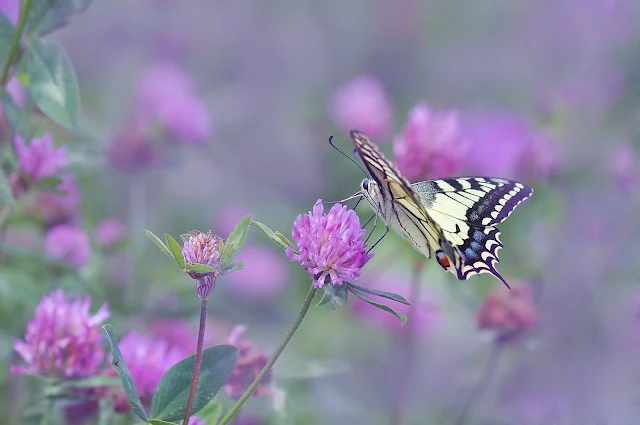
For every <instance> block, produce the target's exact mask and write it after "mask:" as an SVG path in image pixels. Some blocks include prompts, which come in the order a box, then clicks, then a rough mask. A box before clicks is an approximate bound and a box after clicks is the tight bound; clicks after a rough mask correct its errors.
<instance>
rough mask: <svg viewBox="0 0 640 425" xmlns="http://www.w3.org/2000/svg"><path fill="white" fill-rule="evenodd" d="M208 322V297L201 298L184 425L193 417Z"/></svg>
mask: <svg viewBox="0 0 640 425" xmlns="http://www.w3.org/2000/svg"><path fill="white" fill-rule="evenodd" d="M206 324H207V299H206V298H200V327H199V328H198V345H197V348H196V361H195V364H194V365H193V376H192V378H191V388H190V389H189V398H188V399H187V409H186V410H185V411H184V419H183V421H182V425H187V424H188V423H189V418H190V417H191V409H192V408H193V400H194V399H195V397H196V388H197V387H198V377H199V376H200V365H201V364H202V349H203V347H204V329H205V326H206Z"/></svg>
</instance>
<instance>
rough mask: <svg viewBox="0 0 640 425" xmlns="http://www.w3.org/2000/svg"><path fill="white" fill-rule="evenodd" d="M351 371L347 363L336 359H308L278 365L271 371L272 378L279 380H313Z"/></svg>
mask: <svg viewBox="0 0 640 425" xmlns="http://www.w3.org/2000/svg"><path fill="white" fill-rule="evenodd" d="M350 370H352V367H351V365H350V364H349V363H347V362H345V361H344V360H338V359H308V360H303V361H297V362H292V363H285V364H280V365H279V366H277V367H275V368H274V370H273V376H274V378H276V379H277V380H280V379H313V378H322V377H325V376H330V375H339V374H342V373H346V372H349V371H350Z"/></svg>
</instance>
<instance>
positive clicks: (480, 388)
mask: <svg viewBox="0 0 640 425" xmlns="http://www.w3.org/2000/svg"><path fill="white" fill-rule="evenodd" d="M502 347H503V344H500V343H499V342H496V343H494V345H493V349H492V350H491V357H489V363H487V367H486V369H485V371H484V375H483V377H482V379H480V381H479V382H478V384H477V385H476V386H475V388H474V389H473V391H472V392H471V395H470V396H469V399H468V400H467V403H466V404H465V405H464V408H463V409H462V412H460V416H458V420H457V421H456V425H463V424H464V422H465V421H466V419H467V417H468V416H469V414H470V413H471V410H472V409H473V408H474V407H475V405H476V403H477V402H478V399H480V397H482V394H484V392H485V391H486V390H487V387H488V386H489V383H491V379H493V375H494V374H495V372H496V367H497V366H498V360H499V359H500V353H501V352H502Z"/></svg>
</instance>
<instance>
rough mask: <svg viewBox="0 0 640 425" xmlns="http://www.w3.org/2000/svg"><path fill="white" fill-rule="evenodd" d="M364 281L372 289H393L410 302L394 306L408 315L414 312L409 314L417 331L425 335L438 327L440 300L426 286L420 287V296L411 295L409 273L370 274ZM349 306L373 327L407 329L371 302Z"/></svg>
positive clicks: (364, 284) (398, 330)
mask: <svg viewBox="0 0 640 425" xmlns="http://www.w3.org/2000/svg"><path fill="white" fill-rule="evenodd" d="M361 284H362V285H363V286H366V287H370V288H373V289H378V290H381V291H386V292H393V293H395V294H398V295H401V296H403V297H404V298H405V299H406V300H407V301H409V303H410V304H411V306H406V305H403V304H396V305H394V308H395V309H396V310H398V311H400V312H402V313H404V314H409V312H410V311H413V316H412V317H409V320H410V321H411V322H412V324H411V326H412V327H413V329H415V330H416V332H418V333H420V334H423V335H425V334H428V333H429V332H431V331H433V330H434V329H435V328H436V327H437V323H438V306H437V302H436V300H435V298H434V297H433V296H432V295H431V294H430V293H429V292H427V288H425V287H424V285H421V286H420V288H419V292H418V294H419V295H418V298H417V299H413V297H412V294H411V291H412V285H413V283H412V282H411V279H410V278H409V277H408V276H404V275H397V274H394V273H390V272H386V273H383V274H381V275H376V276H369V278H367V279H364V278H363V282H362V283H361ZM374 298H375V297H374ZM349 305H350V306H351V308H352V311H353V313H354V314H355V315H356V316H357V317H358V318H360V319H361V320H362V321H363V322H365V323H367V324H369V325H371V326H375V327H382V328H384V329H386V330H388V331H391V332H406V330H407V329H408V327H407V326H402V325H401V323H400V321H399V320H398V319H397V318H396V317H394V316H392V315H390V314H389V313H387V312H386V311H383V310H380V309H379V308H376V307H374V306H372V305H370V304H368V303H350V304H349Z"/></svg>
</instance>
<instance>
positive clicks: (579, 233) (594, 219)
mask: <svg viewBox="0 0 640 425" xmlns="http://www.w3.org/2000/svg"><path fill="white" fill-rule="evenodd" d="M94 3H95V4H92V5H91V7H90V8H89V9H88V10H87V11H86V12H84V13H83V14H81V15H78V16H77V17H75V18H74V19H73V20H72V22H71V24H70V25H69V26H68V27H66V28H64V29H62V30H60V31H58V32H56V33H54V34H52V35H51V36H50V37H49V38H50V39H53V40H57V41H59V42H60V43H61V44H62V45H63V46H64V48H65V49H66V51H67V53H68V55H69V57H70V59H71V62H72V63H73V65H74V68H75V70H76V73H77V75H78V80H79V84H80V96H81V105H82V116H81V119H80V122H79V125H78V129H77V131H76V132H73V133H71V132H67V131H63V130H61V129H59V128H55V127H47V126H46V125H45V124H42V123H40V124H39V125H40V127H39V129H40V130H42V129H43V128H44V129H47V130H48V131H52V132H53V134H54V136H55V141H56V144H58V145H66V146H67V148H68V164H67V170H68V171H69V172H71V173H73V174H74V175H75V177H76V178H77V180H78V183H79V186H80V194H81V198H80V202H79V206H78V208H79V211H80V214H79V218H78V223H80V225H81V226H82V228H83V229H85V230H86V231H87V232H88V234H89V235H90V236H91V240H92V247H93V248H92V252H91V259H90V260H89V262H88V263H86V264H85V265H84V266H83V267H81V268H79V269H78V270H75V271H74V272H72V273H66V272H65V273H63V274H60V273H59V272H55V271H52V270H51V268H49V267H47V266H46V265H45V264H44V261H43V258H44V254H45V243H44V235H45V232H44V231H43V230H42V226H39V225H37V223H36V224H34V221H33V219H30V220H27V219H25V220H20V218H21V217H22V215H23V214H24V215H25V216H26V214H27V213H26V212H25V211H26V210H25V209H18V210H17V211H15V212H14V215H13V216H12V220H10V221H9V223H10V225H9V226H8V229H7V232H6V236H5V237H4V240H3V243H4V244H6V246H8V247H12V248H15V250H11V251H10V254H7V255H5V256H4V257H3V258H2V259H0V261H1V262H0V362H1V363H2V365H3V367H2V368H0V369H1V370H0V412H4V414H2V415H1V416H3V418H4V419H3V422H4V423H11V424H20V423H26V422H23V420H25V419H23V418H22V417H21V412H22V411H24V409H25V407H26V406H28V405H30V403H31V401H32V400H33V399H34V398H35V397H36V393H35V392H34V391H35V390H34V388H35V387H36V384H34V383H33V382H32V381H31V380H30V379H29V378H26V377H24V376H21V375H15V374H11V373H9V371H8V369H9V365H11V364H18V363H20V360H19V358H18V356H17V354H16V353H15V352H14V350H13V347H12V344H13V341H14V339H16V338H22V337H23V335H24V331H25V327H26V324H27V322H28V320H29V318H30V317H31V316H32V315H33V311H34V308H35V306H36V305H37V303H38V302H39V300H40V298H41V296H42V295H44V294H46V293H48V292H49V291H50V290H52V289H54V288H58V287H61V288H64V289H65V290H67V291H69V292H75V293H82V294H92V297H93V302H94V305H95V307H94V309H93V311H95V310H96V309H97V307H98V306H99V305H101V304H102V303H103V302H105V301H107V302H108V303H109V308H110V310H111V317H110V319H109V320H108V322H109V323H111V324H113V325H114V327H115V329H116V332H117V333H118V334H119V335H120V336H122V335H124V334H126V333H128V332H130V331H136V332H139V333H142V334H146V335H151V336H152V337H156V338H162V339H165V340H166V341H168V342H169V343H170V344H175V345H181V346H182V347H185V346H186V347H187V348H186V350H191V352H193V350H194V349H195V332H196V329H197V328H196V325H197V315H198V299H197V298H196V296H195V291H194V287H193V282H192V281H191V280H190V279H188V278H187V277H186V276H185V275H183V274H181V273H180V271H179V270H177V269H176V268H175V266H174V265H173V264H171V263H170V262H169V261H167V258H166V257H165V256H164V255H162V253H161V252H160V251H159V250H158V249H157V248H156V247H155V246H154V245H153V244H152V243H151V242H150V241H149V240H148V239H147V238H146V236H145V235H144V233H143V229H150V230H152V231H153V232H155V233H156V234H163V233H170V234H173V235H174V236H178V235H180V234H181V233H185V232H186V231H188V230H191V229H200V230H204V231H206V230H207V229H213V231H214V232H216V233H219V234H221V235H222V236H223V237H225V236H226V235H227V234H228V232H229V231H230V230H231V229H232V228H233V226H234V224H235V223H236V222H237V221H238V220H239V219H240V218H242V217H243V216H244V215H245V214H248V213H250V214H253V216H254V219H255V220H257V221H261V222H263V223H266V224H267V225H269V226H270V227H271V228H272V229H275V230H280V231H281V232H282V233H284V234H287V235H288V234H290V231H291V226H292V224H293V220H294V219H295V217H296V216H297V215H298V214H301V213H305V212H307V211H309V210H310V209H311V208H312V206H313V203H314V202H315V201H316V200H317V199H318V198H321V199H323V200H330V201H336V200H340V199H344V198H346V197H348V196H350V195H352V194H353V193H355V192H356V191H357V190H359V183H360V181H361V179H362V177H363V175H362V173H361V171H360V170H358V168H357V167H356V166H355V165H354V164H353V163H351V162H349V161H348V160H347V159H346V158H344V157H343V156H342V155H340V154H339V153H338V152H337V151H335V150H334V149H332V148H331V146H330V145H329V144H328V138H329V136H330V135H334V136H335V137H334V143H335V144H336V145H337V146H338V147H340V148H341V149H342V150H344V151H345V152H346V153H347V154H350V152H351V150H352V147H351V142H350V141H349V138H348V130H349V129H350V128H354V127H357V128H359V129H361V130H363V131H367V132H368V133H369V134H370V136H371V137H372V139H373V140H374V141H376V142H377V143H379V144H380V146H381V148H382V149H383V150H384V151H385V152H386V153H387V154H388V155H389V157H391V158H393V157H394V152H396V153H397V151H396V149H397V148H396V145H398V144H400V143H402V141H403V140H401V139H403V138H404V139H408V138H409V137H411V136H408V135H407V134H406V133H403V129H405V128H407V126H410V124H411V122H409V124H407V119H408V116H409V114H410V111H411V110H412V108H414V107H415V106H416V105H417V104H419V103H420V102H424V105H423V106H422V108H424V110H428V111H430V113H433V114H435V115H437V114H439V113H442V114H447V113H451V114H453V116H454V118H451V121H446V120H445V119H444V118H443V120H445V121H446V122H444V123H442V122H439V121H438V118H437V116H436V117H432V121H429V123H431V124H432V125H433V126H435V127H432V128H435V129H430V130H429V131H431V133H432V134H431V135H430V136H427V137H426V138H425V140H426V141H425V142H424V143H427V144H429V143H430V144H431V145H430V146H431V149H432V150H433V152H434V155H442V156H444V157H448V156H454V157H455V158H456V161H454V162H455V166H451V167H449V168H447V167H446V166H445V167H444V168H442V170H443V172H446V171H451V172H454V173H455V174H454V175H469V174H476V173H477V174H481V175H494V176H497V177H508V178H515V179H518V180H521V181H523V182H524V183H527V184H529V185H531V186H532V187H534V189H535V194H534V196H533V197H532V198H531V199H530V200H528V201H527V202H526V203H524V204H522V205H521V206H520V207H519V208H518V210H517V211H516V212H514V214H513V216H512V217H511V218H510V219H509V220H508V221H507V222H506V223H504V224H503V225H502V226H501V230H502V241H503V242H504V244H505V247H506V248H505V249H504V250H503V251H501V254H502V255H501V257H502V258H501V260H502V262H501V264H500V265H499V266H498V268H499V270H500V271H501V273H502V275H503V276H505V278H506V279H507V281H509V282H510V283H512V286H517V285H519V284H521V285H525V286H526V288H529V291H530V293H529V292H528V293H527V294H528V295H527V296H529V297H530V299H529V298H526V297H525V298H526V300H525V301H526V302H528V303H529V304H530V305H529V304H527V306H526V307H527V308H529V309H533V310H534V313H535V314H534V315H535V320H533V321H534V322H535V323H533V324H531V326H522V327H520V328H517V329H516V330H517V331H518V335H517V338H508V339H507V340H506V341H505V339H504V338H500V336H502V334H501V333H500V332H501V330H500V329H498V328H497V327H493V328H491V327H490V328H489V329H480V327H481V326H480V325H481V324H480V323H479V320H478V319H479V318H480V317H481V312H482V311H483V310H482V309H483V308H491V307H490V306H489V307H487V304H486V303H487V301H486V297H487V295H488V294H491V293H492V291H495V290H498V288H499V286H500V282H499V281H497V280H496V279H493V278H492V277H490V276H487V275H482V276H476V277H472V278H471V279H470V280H468V281H457V280H456V279H455V278H454V277H453V276H452V275H451V274H449V273H445V272H443V270H442V269H441V268H440V267H438V266H437V264H436V262H435V261H433V260H429V261H426V260H425V261H424V265H425V267H424V270H423V271H422V273H421V274H420V275H419V280H418V282H417V283H416V281H415V279H414V277H413V276H414V274H413V273H414V272H413V271H414V269H415V265H416V262H417V261H420V259H419V257H417V255H416V254H415V253H414V252H413V251H412V250H411V248H410V247H409V246H408V245H407V244H406V243H405V242H403V241H401V240H400V239H399V238H398V237H396V236H395V235H389V236H387V237H386V238H385V239H384V240H383V241H382V242H381V243H380V244H379V245H378V246H376V249H375V257H374V258H373V259H372V260H371V262H370V263H369V264H367V266H366V267H365V268H364V270H363V275H362V276H361V278H360V280H359V281H358V283H359V284H362V285H375V286H376V287H379V288H384V289H386V290H389V291H393V292H397V293H400V294H402V295H405V296H406V297H408V298H410V299H411V300H412V301H413V307H411V308H406V309H403V306H399V307H398V309H399V310H402V311H405V312H408V313H409V324H408V325H407V326H405V327H400V326H399V325H397V324H396V323H395V322H394V320H395V319H394V318H393V317H392V316H390V315H388V314H386V313H384V312H381V311H377V310H374V311H372V310H370V309H369V308H368V306H363V305H362V304H359V300H357V299H350V301H349V305H348V306H347V307H344V308H340V309H338V310H337V311H335V312H329V311H325V310H321V309H312V310H311V312H310V313H309V315H308V316H307V318H306V319H305V322H304V323H303V325H302V327H301V329H300V330H299V331H298V333H297V334H296V336H295V338H294V339H293V341H292V343H291V344H290V346H288V347H287V349H286V351H285V353H284V355H283V357H282V358H281V360H280V361H279V362H278V363H277V365H276V368H275V371H274V376H273V379H274V385H275V386H276V387H277V388H278V389H280V390H281V391H284V392H285V393H286V397H285V399H284V400H285V401H284V402H282V399H278V400H274V399H273V397H272V398H270V397H266V396H264V397H256V398H255V399H251V400H250V401H249V403H248V405H247V406H246V408H244V409H243V412H242V415H243V419H242V420H244V421H248V420H249V419H250V418H251V419H255V421H256V423H265V424H266V423H292V424H294V423H295V424H345V423H366V424H393V423H398V424H400V423H402V424H456V423H466V424H478V425H481V424H504V425H507V424H513V425H515V424H519V425H520V424H522V425H552V424H553V425H556V424H585V425H586V424H593V425H596V424H607V425H617V424H621V425H624V424H633V423H637V422H638V419H639V418H640V356H638V353H639V350H640V322H639V319H638V318H639V317H640V316H639V312H640V304H639V301H638V300H639V299H640V298H638V295H639V292H638V283H639V282H640V281H639V279H640V277H639V276H640V275H639V273H640V265H639V262H638V260H639V259H640V251H639V248H640V229H639V227H640V226H639V225H640V188H639V187H640V186H638V185H639V184H640V165H639V164H640V162H639V161H640V154H639V153H638V150H639V148H640V146H639V143H640V142H639V140H640V135H639V133H638V125H639V124H640V121H639V117H640V98H639V97H638V93H639V91H638V90H639V88H640V85H639V83H640V69H639V68H638V66H639V64H640V62H639V59H640V56H639V54H640V51H639V50H638V46H639V45H640V44H639V43H640V32H639V31H638V28H640V3H638V2H636V1H632V0H618V1H616V0H586V1H585V0H581V1H578V0H566V1H562V2H557V1H550V0H541V1H527V2H510V1H501V0H493V1H488V2H475V3H471V2H464V1H460V0H448V1H445V0H433V1H426V2H422V1H418V0H406V1H401V2H392V1H387V0H375V1H365V0H355V1H350V2H336V1H330V2H312V1H299V2H294V3H292V2H287V3H284V2H270V3H266V2H258V1H253V2H209V1H204V0H199V1H190V2H180V1H171V0H156V1H152V0H139V1H135V2H132V1H125V0H111V1H102V2H98V1H96V2H94ZM185 80H186V81H185ZM185 87H186V88H185ZM185 91H188V92H189V95H190V96H191V97H192V98H193V99H192V98H184V96H185V95H184V93H185ZM185 99H186V100H185ZM178 100H180V101H178ZM163 101H164V102H168V103H169V104H171V105H172V108H169V110H168V111H164V112H161V113H166V114H167V116H169V117H170V119H168V122H165V123H164V124H165V125H166V126H167V127H171V125H175V129H174V134H173V139H174V140H173V139H171V137H169V139H168V140H167V138H166V137H163V138H162V140H154V139H153V137H151V136H149V133H144V134H143V135H141V134H140V133H139V127H138V126H137V123H138V122H139V121H140V120H141V118H140V117H141V116H144V115H145V111H146V110H147V109H148V108H149V107H150V106H149V105H154V104H157V103H161V102H163ZM145 102H147V103H145ZM414 112H415V110H414ZM163 117H164V116H163ZM156 118H157V117H156ZM171 120H173V121H171ZM43 125H44V127H42V126H43ZM416 125H420V124H416ZM426 125H427V127H428V125H429V124H426ZM438 126H440V127H438ZM451 132H453V134H454V135H455V134H457V136H455V137H454V136H451ZM181 136H184V137H181ZM159 139H160V138H159ZM182 139H184V140H190V142H183V141H180V140H182ZM450 139H451V141H450V143H449V140H450ZM461 139H464V141H465V142H464V149H463V147H462V144H461V142H460V140H461ZM392 140H393V141H392ZM404 141H405V142H406V143H407V144H410V141H409V140H404ZM415 143H420V142H415ZM459 149H460V151H459ZM458 154H460V155H458ZM458 156H459V157H460V158H458ZM445 162H446V161H445ZM447 164H448V163H447ZM427 174H428V172H427ZM425 177H430V176H429V175H425ZM437 177H442V175H439V176H437ZM358 213H359V214H360V217H361V219H362V221H363V222H364V221H366V220H367V219H368V218H369V217H370V215H371V210H370V209H369V208H368V206H366V205H360V206H359V207H358ZM107 218H112V219H116V220H117V221H118V222H119V223H120V226H123V229H124V230H123V231H124V232H125V234H126V236H125V238H124V240H122V241H120V242H118V243H117V246H116V247H112V248H110V249H105V248H104V245H105V244H104V243H101V242H100V241H101V237H100V234H102V235H103V237H105V238H107V239H108V238H109V235H108V232H109V227H108V226H107V230H106V233H107V235H106V236H104V234H103V233H100V232H98V231H97V228H96V226H97V225H98V223H100V222H101V221H102V220H104V219H107ZM116 227H117V226H116ZM103 230H104V229H103ZM111 230H113V227H111ZM116 230H117V229H116ZM376 232H379V229H378V230H376ZM114 238H115V239H116V240H118V239H119V237H118V236H117V232H116V236H115V237H114ZM106 245H108V244H106ZM240 257H241V258H240V259H241V260H243V261H244V262H245V270H242V271H239V272H236V273H233V274H231V275H229V276H225V277H221V278H220V279H219V280H218V282H217V286H216V288H215V289H214V292H213V294H212V296H211V298H210V310H209V316H210V317H209V325H208V326H209V329H210V341H214V342H224V341H225V340H226V339H227V337H228V335H229V332H230V331H231V328H232V327H233V326H234V325H235V324H246V325H247V330H246V333H245V336H246V337H248V338H250V339H251V341H252V342H253V343H254V344H255V345H256V346H258V347H260V349H262V350H263V351H264V352H265V353H267V354H270V353H271V352H272V350H273V349H274V347H275V346H276V345H277V344H278V343H279V341H280V339H281V337H282V335H283V334H284V332H285V330H286V329H287V327H288V326H289V324H290V323H291V322H292V321H293V318H294V317H295V315H296V313H297V311H298V309H299V306H300V303H301V302H302V298H303V297H304V294H305V293H306V291H307V288H308V286H309V284H310V282H311V278H310V277H309V276H308V274H307V273H306V271H305V270H304V269H302V268H301V267H300V266H299V265H298V264H297V263H293V262H290V261H289V260H288V259H287V258H286V256H285V255H284V254H283V253H282V252H281V250H280V249H279V248H278V247H277V246H275V245H274V244H272V243H270V241H269V240H268V239H267V238H266V237H264V235H263V234H261V233H259V232H257V231H256V229H255V228H252V229H251V233H250V236H249V240H248V243H247V245H246V246H245V248H244V249H243V251H242V252H241V254H240ZM527 300H528V301H527ZM483 303H485V304H483ZM518 308H520V307H519V306H518V305H516V307H514V309H515V313H514V312H512V311H509V312H507V313H500V314H506V315H509V314H518V311H519V310H518ZM487 314H489V313H487ZM496 314H497V313H496ZM387 316H388V317H387ZM497 320H498V321H499V320H500V318H498V319H497ZM505 320H506V319H505ZM520 331H521V332H520ZM190 333H191V334H190ZM190 337H191V339H190ZM190 344H191V345H192V347H190ZM189 347H190V348H189ZM469 400H472V401H471V403H469ZM463 412H465V413H464V414H463ZM462 415H466V417H465V418H463V419H460V417H461V416H462ZM5 421H6V422H5ZM241 422H242V421H241ZM247 423H249V422H247Z"/></svg>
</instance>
